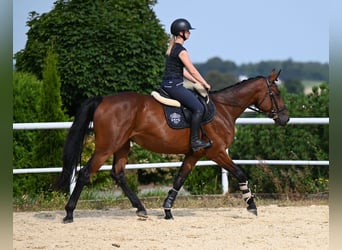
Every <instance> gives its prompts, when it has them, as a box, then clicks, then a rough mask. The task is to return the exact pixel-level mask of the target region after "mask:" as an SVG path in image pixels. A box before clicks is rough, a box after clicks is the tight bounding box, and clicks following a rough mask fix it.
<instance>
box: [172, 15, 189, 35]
mask: <svg viewBox="0 0 342 250" xmlns="http://www.w3.org/2000/svg"><path fill="white" fill-rule="evenodd" d="M193 29H194V28H193V27H191V24H190V23H189V21H188V20H186V19H184V18H179V19H176V20H174V21H173V23H172V24H171V34H172V35H175V36H178V35H179V33H180V32H182V31H188V30H193Z"/></svg>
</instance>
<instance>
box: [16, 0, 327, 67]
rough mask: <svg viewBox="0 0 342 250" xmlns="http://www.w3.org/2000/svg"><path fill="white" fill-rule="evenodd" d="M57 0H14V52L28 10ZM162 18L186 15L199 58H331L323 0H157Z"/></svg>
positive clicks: (191, 48) (20, 44)
mask: <svg viewBox="0 0 342 250" xmlns="http://www.w3.org/2000/svg"><path fill="white" fill-rule="evenodd" d="M54 2H55V0H13V53H16V52H17V51H19V50H21V49H24V47H25V44H26V39H27V36H26V32H27V31H28V27H26V22H27V20H28V16H29V15H28V13H29V12H30V11H36V12H38V13H39V14H42V13H45V12H49V11H50V10H51V9H52V8H53V3H54ZM153 9H154V11H155V13H156V16H157V18H158V19H159V20H160V23H161V24H162V25H163V27H164V28H165V30H166V32H167V33H169V32H170V30H169V29H170V28H169V27H170V24H171V23H172V21H173V20H175V19H177V18H186V19H187V20H188V21H189V22H190V23H191V25H192V26H193V27H195V28H196V29H195V30H193V31H192V32H191V36H190V39H189V40H187V41H186V42H185V47H186V48H187V50H188V52H189V54H190V58H191V60H192V61H193V62H194V63H204V62H206V61H207V60H208V59H211V58H214V57H219V58H221V59H222V60H229V61H233V62H235V63H236V64H238V65H240V64H243V63H258V62H261V61H268V60H288V59H291V60H293V61H296V62H320V63H328V62H329V6H328V4H327V1H323V0H281V1H274V0H258V1H255V0H245V1H227V0H210V1H207V0H158V3H157V4H156V5H155V6H154V7H153Z"/></svg>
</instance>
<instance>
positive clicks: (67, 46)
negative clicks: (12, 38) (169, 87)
mask: <svg viewBox="0 0 342 250" xmlns="http://www.w3.org/2000/svg"><path fill="white" fill-rule="evenodd" d="M155 3H156V1H154V0H132V1H120V0H107V1H104V0H82V1H81V0H70V1H65V0H58V1H56V2H55V5H54V9H53V10H51V11H50V12H49V13H46V14H42V15H39V14H38V13H35V12H32V13H30V18H29V21H28V22H27V25H28V26H29V31H28V34H27V35H28V40H27V44H26V46H25V49H24V50H22V51H20V52H18V53H17V54H16V55H15V57H16V68H17V70H18V71H26V72H32V73H34V74H35V75H37V76H38V78H39V79H41V77H42V65H43V61H44V58H45V55H46V51H47V50H48V48H49V47H50V46H53V48H54V51H55V52H56V53H57V54H58V55H59V57H58V64H57V66H58V71H59V73H60V77H61V83H62V88H61V95H62V99H63V104H64V105H65V107H66V108H67V111H68V112H69V114H72V115H73V114H75V112H76V110H77V108H78V107H79V105H80V104H81V103H82V102H83V101H84V100H85V99H87V98H88V97H90V96H95V95H107V94H112V93H115V92H119V91H125V90H134V91H139V92H144V93H150V91H152V90H154V89H155V88H156V86H157V85H159V83H160V81H161V75H162V72H163V70H164V54H165V51H166V44H167V38H168V37H167V35H166V34H165V32H164V29H163V28H162V26H161V24H160V23H159V20H158V19H157V18H156V15H155V13H154V12H153V10H152V8H151V6H153V5H154V4H155Z"/></svg>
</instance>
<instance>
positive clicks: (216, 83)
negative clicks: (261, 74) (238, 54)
mask: <svg viewBox="0 0 342 250" xmlns="http://www.w3.org/2000/svg"><path fill="white" fill-rule="evenodd" d="M205 78H206V80H207V81H208V82H209V83H210V84H211V85H212V88H211V90H219V89H223V88H225V87H228V86H230V85H232V84H235V83H237V82H238V78H237V77H236V76H235V75H234V74H231V73H221V72H219V71H216V70H210V71H208V73H207V74H206V75H205Z"/></svg>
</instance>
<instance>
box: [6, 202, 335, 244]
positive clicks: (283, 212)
mask: <svg viewBox="0 0 342 250" xmlns="http://www.w3.org/2000/svg"><path fill="white" fill-rule="evenodd" d="M172 211H173V215H174V220H164V219H163V216H164V212H163V210H162V209H149V210H148V213H149V217H148V218H147V219H146V220H142V219H139V218H138V217H137V216H136V215H135V210H134V209H117V208H115V209H106V210H75V212H74V222H73V223H71V224H63V223H62V219H63V217H64V216H65V212H64V211H41V212H15V213H13V248H14V249H20V250H22V249H82V250H85V249H91V250H95V249H101V250H105V249H139V250H140V249H172V250H173V249H196V250H200V249H201V250H202V249H210V250H213V249H234V250H235V249H277V250H278V249H287V250H288V249H310V250H313V249H319V250H322V249H328V244H329V207H328V206H327V205H312V206H290V207H280V206H277V205H268V206H260V207H259V208H258V213H259V214H258V216H257V217H256V216H254V215H253V214H250V213H249V212H247V210H246V209H245V208H242V207H239V208H231V207H229V208H201V209H199V208H195V209H193V208H191V209H184V208H174V209H173V210H172Z"/></svg>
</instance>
